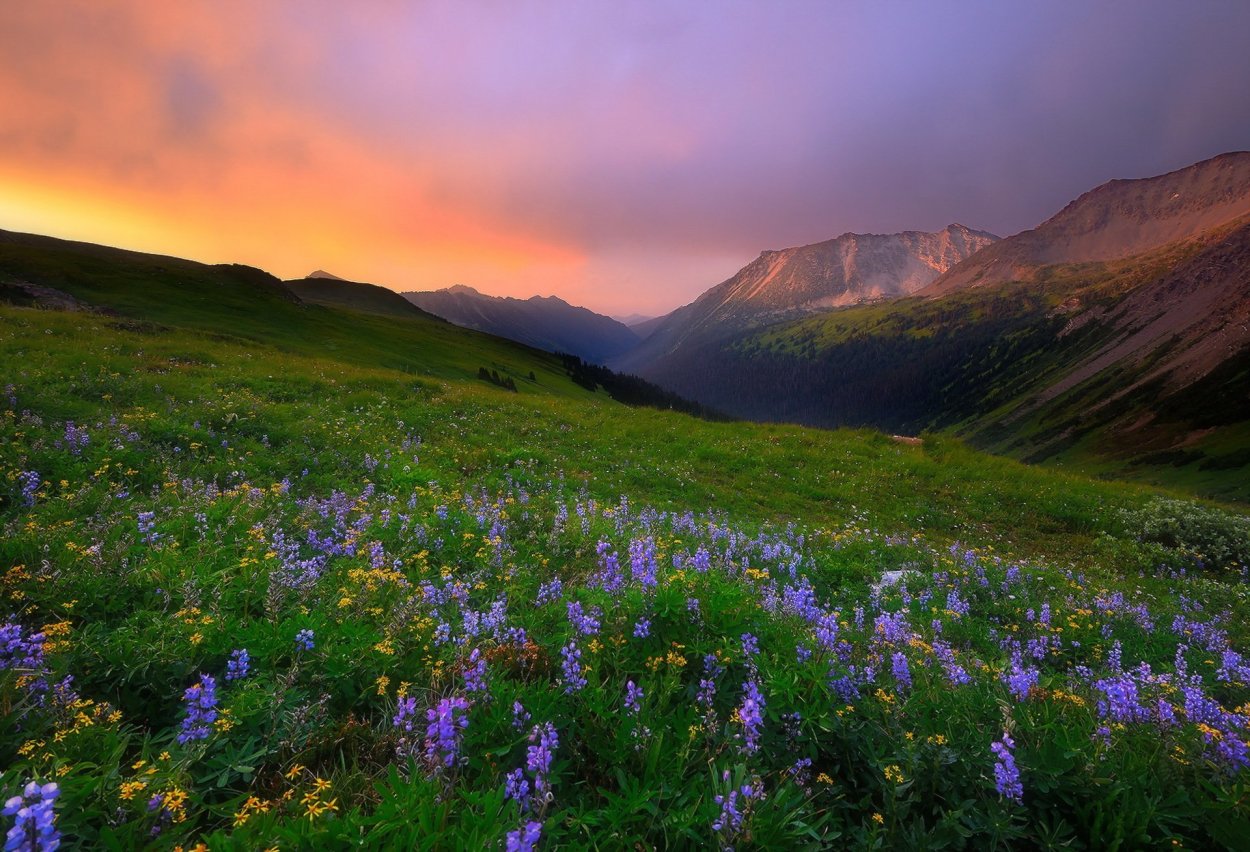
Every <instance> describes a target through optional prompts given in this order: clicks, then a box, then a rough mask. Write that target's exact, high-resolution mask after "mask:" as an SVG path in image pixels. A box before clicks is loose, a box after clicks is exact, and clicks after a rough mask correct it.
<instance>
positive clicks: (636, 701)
mask: <svg viewBox="0 0 1250 852" xmlns="http://www.w3.org/2000/svg"><path fill="white" fill-rule="evenodd" d="M642 699H643V692H642V687H640V686H637V685H635V684H634V682H633V681H632V680H631V681H628V682H627V683H626V684H625V710H626V711H627V712H628V713H629V714H630V715H631V716H636V715H638V711H639V710H641V709H642Z"/></svg>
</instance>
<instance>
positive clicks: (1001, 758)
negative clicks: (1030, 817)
mask: <svg viewBox="0 0 1250 852" xmlns="http://www.w3.org/2000/svg"><path fill="white" fill-rule="evenodd" d="M1015 747H1016V744H1015V742H1013V741H1012V739H1011V735H1010V734H1008V733H1007V732H1006V731H1003V738H1002V739H1001V740H999V741H997V742H995V743H993V744H992V745H991V746H990V750H991V751H992V752H994V757H995V761H994V785H995V786H996V787H997V788H998V794H999V795H1000V796H1003V797H1005V798H1007V799H1010V800H1011V801H1013V802H1020V801H1022V800H1023V799H1024V785H1023V784H1021V783H1020V770H1019V769H1018V768H1017V767H1016V758H1015V755H1014V754H1013V753H1012V751H1013V750H1014V749H1015Z"/></svg>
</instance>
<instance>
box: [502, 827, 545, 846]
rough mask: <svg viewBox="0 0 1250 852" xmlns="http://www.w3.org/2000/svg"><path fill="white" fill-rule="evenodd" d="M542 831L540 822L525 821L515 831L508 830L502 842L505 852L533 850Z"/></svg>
mask: <svg viewBox="0 0 1250 852" xmlns="http://www.w3.org/2000/svg"><path fill="white" fill-rule="evenodd" d="M542 833H543V824H542V823H541V822H527V823H526V824H525V825H523V826H521V827H520V828H518V829H517V830H516V831H509V832H508V837H507V840H506V841H505V843H504V849H505V852H533V849H534V847H536V846H537V845H538V840H539V838H540V837H542Z"/></svg>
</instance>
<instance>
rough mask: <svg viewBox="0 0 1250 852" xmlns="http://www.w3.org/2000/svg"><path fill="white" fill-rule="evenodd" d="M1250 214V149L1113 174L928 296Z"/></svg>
mask: <svg viewBox="0 0 1250 852" xmlns="http://www.w3.org/2000/svg"><path fill="white" fill-rule="evenodd" d="M1248 214H1250V152H1245V151H1241V152H1234V153H1230V154H1221V155H1220V156H1218V157H1213V158H1211V159H1209V160H1203V161H1202V162H1200V163H1195V164H1194V165H1192V166H1187V167H1185V168H1183V169H1178V170H1177V171H1174V172H1169V173H1168V174H1165V175H1159V176H1158V177H1152V178H1143V179H1140V180H1113V181H1109V182H1107V183H1104V184H1103V185H1102V186H1099V187H1096V188H1095V189H1092V190H1090V191H1089V192H1087V193H1085V194H1084V195H1082V196H1081V197H1080V198H1078V199H1076V200H1075V201H1073V202H1072V203H1071V204H1069V205H1068V206H1067V207H1065V208H1063V209H1062V210H1060V211H1059V212H1058V213H1056V214H1055V215H1054V216H1052V217H1051V218H1049V219H1047V220H1046V221H1045V222H1043V223H1042V224H1040V225H1038V226H1037V227H1036V228H1034V229H1032V230H1029V231H1024V232H1022V233H1019V234H1016V235H1015V236H1013V237H1008V238H1007V239H1005V240H1002V241H1000V242H998V243H996V244H995V245H993V246H991V247H989V248H987V249H986V250H985V251H983V252H981V253H980V254H978V255H977V256H976V257H974V258H971V259H969V260H967V261H964V262H962V263H960V264H958V265H957V266H955V267H954V268H952V269H950V270H949V271H948V272H946V273H945V274H944V275H942V277H941V278H939V279H938V280H937V281H935V282H933V283H932V284H931V285H929V286H928V287H926V288H925V289H924V290H923V291H922V293H921V295H924V296H930V297H938V296H944V295H946V294H947V293H952V292H955V291H956V290H962V289H964V288H965V287H980V286H987V285H995V284H1003V283H1006V282H1008V281H1030V280H1032V279H1033V276H1034V273H1035V272H1036V271H1037V270H1038V269H1039V268H1041V267H1043V266H1048V265H1052V264H1059V263H1087V262H1092V261H1107V260H1118V259H1120V258H1126V257H1133V256H1135V255H1139V254H1144V253H1146V252H1149V251H1152V250H1154V249H1157V248H1160V247H1162V246H1165V245H1169V244H1171V243H1176V242H1180V241H1183V240H1188V239H1192V238H1194V237H1197V236H1198V235H1200V234H1203V233H1206V232H1209V231H1211V230H1213V229H1215V228H1219V227H1221V226H1223V225H1226V224H1229V223H1231V222H1234V221H1235V220H1237V219H1238V218H1240V217H1242V216H1246V215H1248Z"/></svg>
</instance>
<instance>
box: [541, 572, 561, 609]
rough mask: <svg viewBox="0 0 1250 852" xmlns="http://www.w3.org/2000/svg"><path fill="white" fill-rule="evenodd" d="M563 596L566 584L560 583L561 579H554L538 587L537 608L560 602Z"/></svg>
mask: <svg viewBox="0 0 1250 852" xmlns="http://www.w3.org/2000/svg"><path fill="white" fill-rule="evenodd" d="M563 596H564V584H563V583H561V582H560V578H559V577H552V578H551V580H550V581H548V582H546V583H543V584H542V585H541V586H539V587H538V599H537V600H536V601H535V602H534V603H535V605H536V606H542V605H543V604H546V603H551V602H552V601H558V600H560V598H561V597H563Z"/></svg>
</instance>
